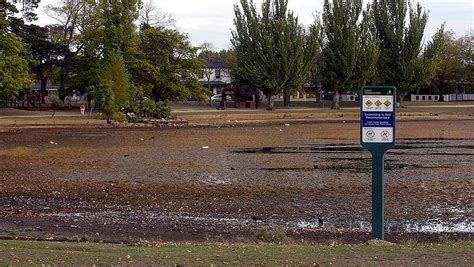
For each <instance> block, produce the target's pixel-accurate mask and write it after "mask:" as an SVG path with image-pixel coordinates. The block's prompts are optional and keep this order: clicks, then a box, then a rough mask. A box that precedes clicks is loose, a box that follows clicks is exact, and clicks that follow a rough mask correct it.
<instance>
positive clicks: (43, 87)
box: [40, 76, 48, 104]
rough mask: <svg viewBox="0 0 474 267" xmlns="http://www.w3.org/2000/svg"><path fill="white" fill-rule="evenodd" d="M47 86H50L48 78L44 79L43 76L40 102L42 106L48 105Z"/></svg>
mask: <svg viewBox="0 0 474 267" xmlns="http://www.w3.org/2000/svg"><path fill="white" fill-rule="evenodd" d="M47 86H48V78H47V77H44V76H42V77H41V89H40V97H41V99H40V102H41V104H45V103H46V99H45V98H46V94H47V90H46V89H47Z"/></svg>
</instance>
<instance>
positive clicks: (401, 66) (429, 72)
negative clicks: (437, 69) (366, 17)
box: [372, 0, 444, 105]
mask: <svg viewBox="0 0 474 267" xmlns="http://www.w3.org/2000/svg"><path fill="white" fill-rule="evenodd" d="M372 16H373V19H374V24H375V32H376V34H377V37H378V39H379V43H380V51H381V55H380V61H379V64H378V71H379V73H380V78H381V80H382V81H383V82H384V84H386V85H394V86H396V87H397V92H398V96H399V100H400V104H401V105H402V103H403V102H402V101H403V98H404V97H405V95H407V94H408V93H410V92H412V91H413V90H415V89H416V88H417V87H418V86H419V85H421V84H425V83H427V82H428V80H429V79H430V78H431V77H432V76H433V75H434V65H435V62H436V59H437V57H438V56H439V54H440V51H441V49H442V44H443V38H442V37H443V36H444V27H443V26H442V27H441V28H440V29H439V30H438V33H437V34H436V35H435V36H434V38H433V40H432V41H431V42H429V43H428V44H427V45H426V46H425V48H423V43H422V41H423V36H424V32H425V27H426V23H427V22H428V12H427V11H426V10H425V9H423V7H422V6H421V5H420V4H419V3H417V4H416V5H414V4H412V2H410V1H408V0H373V4H372Z"/></svg>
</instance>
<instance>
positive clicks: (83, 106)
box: [79, 103, 86, 115]
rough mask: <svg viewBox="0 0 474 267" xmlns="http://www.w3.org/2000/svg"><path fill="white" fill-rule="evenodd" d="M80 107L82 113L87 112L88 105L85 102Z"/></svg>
mask: <svg viewBox="0 0 474 267" xmlns="http://www.w3.org/2000/svg"><path fill="white" fill-rule="evenodd" d="M79 108H80V109H81V114H82V115H84V113H85V112H86V105H84V103H82V104H81V106H80V107H79Z"/></svg>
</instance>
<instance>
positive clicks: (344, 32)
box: [321, 0, 379, 109]
mask: <svg viewBox="0 0 474 267" xmlns="http://www.w3.org/2000/svg"><path fill="white" fill-rule="evenodd" d="M368 10H369V7H368ZM368 10H366V11H363V7H362V0H333V1H332V3H330V1H329V0H325V1H324V11H323V15H322V24H323V33H324V35H323V38H322V40H321V43H322V48H323V49H322V53H323V61H322V66H321V75H322V79H323V84H324V87H325V88H326V89H328V90H330V91H332V92H333V93H334V97H333V106H332V108H333V109H339V98H340V93H341V92H342V91H343V90H344V91H353V90H354V89H356V88H359V87H360V86H362V85H364V84H365V83H366V82H367V81H369V80H370V79H371V78H372V77H374V75H375V70H376V69H375V67H376V63H377V61H378V58H379V48H378V44H377V40H376V38H375V36H374V35H373V34H372V31H371V26H372V20H371V18H370V16H369V13H368Z"/></svg>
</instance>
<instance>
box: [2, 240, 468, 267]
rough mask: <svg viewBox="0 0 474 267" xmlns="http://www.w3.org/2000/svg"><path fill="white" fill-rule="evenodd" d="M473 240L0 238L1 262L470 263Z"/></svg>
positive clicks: (5, 263)
mask: <svg viewBox="0 0 474 267" xmlns="http://www.w3.org/2000/svg"><path fill="white" fill-rule="evenodd" d="M473 255H474V245H473V243H472V242H459V243H444V244H433V245H424V244H405V245H394V246H387V247H378V246H370V245H355V246H350V245H338V246H328V245H310V244H285V245H279V244H268V243H264V244H256V243H245V244H191V243H147V245H140V246H130V245H117V244H96V243H60V242H36V241H0V265H10V264H14V265H15V264H25V263H33V264H78V265H92V264H98V263H99V264H150V263H161V264H166V265H173V264H186V265H191V264H192V265H196V264H211V263H212V264H233V265H235V264H240V265H246V264H272V265H273V264H305V265H308V264H320V265H330V264H335V265H373V264H376V265H378V264H387V265H420V264H422V265H444V266H453V265H455V266H470V264H472V262H473V261H474V256H473Z"/></svg>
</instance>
